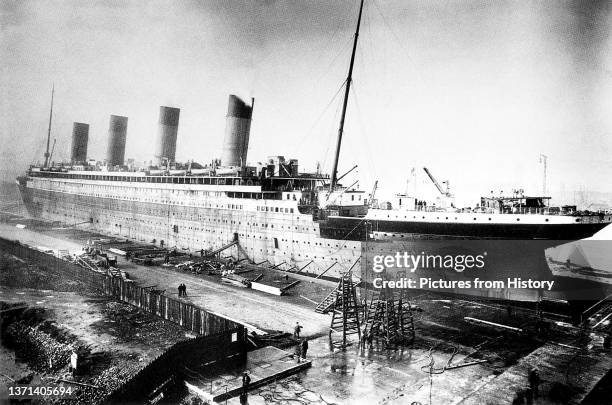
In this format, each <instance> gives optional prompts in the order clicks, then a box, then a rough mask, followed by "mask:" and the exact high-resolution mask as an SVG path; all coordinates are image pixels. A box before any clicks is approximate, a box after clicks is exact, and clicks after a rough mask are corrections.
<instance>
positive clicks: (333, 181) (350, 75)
mask: <svg viewBox="0 0 612 405" xmlns="http://www.w3.org/2000/svg"><path fill="white" fill-rule="evenodd" d="M362 11H363V0H361V3H360V5H359V17H358V18H357V29H356V30H355V39H354V40H353V53H352V54H351V63H350V65H349V71H348V76H347V78H346V88H345V90H344V102H343V104H342V116H341V117H340V128H338V141H337V143H336V155H335V156H334V167H333V169H332V173H331V185H330V191H333V189H334V188H335V187H336V183H337V182H338V179H337V176H338V158H339V156H340V146H341V145H342V133H343V132H344V118H345V117H346V105H347V104H348V97H349V91H350V90H351V81H352V80H353V65H354V64H355V51H356V50H357V39H358V38H359V27H360V25H361V12H362Z"/></svg>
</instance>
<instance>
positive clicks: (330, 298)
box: [315, 283, 340, 314]
mask: <svg viewBox="0 0 612 405" xmlns="http://www.w3.org/2000/svg"><path fill="white" fill-rule="evenodd" d="M339 288H340V283H338V286H337V287H336V288H334V289H333V290H332V292H330V293H329V294H328V295H327V297H325V298H324V299H323V301H321V302H319V304H317V306H316V308H315V312H318V313H320V314H326V313H327V312H329V310H330V309H331V307H333V306H334V304H335V303H336V296H337V295H338V289H339Z"/></svg>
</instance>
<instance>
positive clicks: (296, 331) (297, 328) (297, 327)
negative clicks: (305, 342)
mask: <svg viewBox="0 0 612 405" xmlns="http://www.w3.org/2000/svg"><path fill="white" fill-rule="evenodd" d="M301 331H302V325H300V323H299V322H296V323H295V328H294V329H293V337H294V338H297V339H299V338H300V332H301Z"/></svg>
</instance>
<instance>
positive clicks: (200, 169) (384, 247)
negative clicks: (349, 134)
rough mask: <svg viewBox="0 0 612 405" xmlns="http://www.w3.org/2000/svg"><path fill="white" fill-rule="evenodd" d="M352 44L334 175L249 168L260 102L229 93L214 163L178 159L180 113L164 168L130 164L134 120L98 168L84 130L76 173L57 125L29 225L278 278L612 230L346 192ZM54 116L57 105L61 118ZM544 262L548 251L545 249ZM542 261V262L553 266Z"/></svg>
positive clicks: (26, 181)
mask: <svg viewBox="0 0 612 405" xmlns="http://www.w3.org/2000/svg"><path fill="white" fill-rule="evenodd" d="M362 7H363V2H362V3H361V6H360V11H359V18H358V22H357V30H356V32H355V36H354V41H353V52H352V55H351V60H350V65H349V71H348V77H347V79H346V82H345V94H344V102H343V109H342V116H341V121H340V126H339V131H338V140H337V147H336V153H335V160H334V165H333V170H332V172H331V175H323V174H321V173H318V172H317V173H304V172H300V170H299V169H300V166H299V164H298V161H297V160H296V159H285V158H284V157H282V156H274V157H270V158H268V159H267V160H266V161H265V162H264V163H259V164H257V165H249V164H248V163H247V162H248V161H247V157H248V145H249V138H250V136H249V135H250V124H251V117H252V114H253V103H254V100H253V101H252V102H251V104H250V105H249V104H247V103H245V102H244V101H243V100H241V99H240V98H238V97H236V96H234V95H230V96H229V106H228V112H227V117H226V129H225V137H224V143H223V150H222V151H220V152H221V153H220V156H221V157H220V159H218V160H215V161H213V162H212V163H210V164H206V165H200V164H197V163H193V162H190V163H186V164H181V163H178V162H176V161H175V150H176V142H177V133H178V132H177V130H178V124H179V115H180V110H179V109H177V108H171V107H164V106H162V107H160V114H159V129H158V134H157V140H156V152H155V155H154V160H153V164H152V165H149V166H147V167H142V168H139V167H136V166H135V165H134V164H133V163H131V162H126V159H125V143H126V134H127V126H128V125H127V124H128V118H127V117H121V116H114V115H111V116H110V125H109V131H108V135H109V137H108V148H107V154H106V159H105V160H102V161H93V160H88V156H87V144H88V137H89V126H88V125H87V124H83V123H74V127H73V133H72V151H71V162H70V163H63V164H61V163H58V164H53V163H52V162H51V160H50V154H49V139H50V131H51V116H50V118H49V133H48V134H47V135H48V137H47V151H46V153H45V155H44V163H43V164H41V165H34V166H31V167H30V168H29V169H28V170H27V173H26V174H25V176H22V177H19V178H18V179H17V183H18V185H19V189H20V192H21V194H22V198H23V201H24V203H25V205H26V207H27V210H28V211H29V213H30V215H32V216H34V217H38V218H44V219H47V220H52V221H61V222H64V223H68V224H84V225H83V226H87V227H89V228H90V229H92V230H96V231H99V232H102V233H106V234H111V235H121V236H122V237H125V238H128V239H132V240H141V241H147V242H153V243H156V244H158V245H162V246H165V247H177V248H178V249H189V250H192V251H196V252H199V251H200V250H206V251H215V250H218V249H222V248H224V247H228V246H232V245H233V246H234V247H233V248H232V249H233V250H232V252H233V253H232V254H233V255H234V256H236V255H239V256H240V258H248V259H250V260H252V261H254V262H258V263H259V262H264V261H268V262H269V263H271V264H273V265H274V266H277V267H278V268H281V269H285V270H293V271H302V272H307V273H312V274H317V275H322V274H325V275H326V276H330V277H339V276H340V275H341V274H342V273H344V272H346V271H347V270H349V269H353V271H354V272H355V274H356V275H359V274H360V272H361V275H362V277H365V276H366V273H367V272H368V268H370V267H369V264H368V260H361V258H362V256H364V255H366V256H367V255H368V252H386V251H388V252H391V251H396V250H402V249H403V250H406V249H408V248H411V249H416V250H418V251H421V250H424V249H426V246H427V243H431V242H433V241H436V240H445V241H448V240H507V239H510V240H516V241H534V240H551V241H552V240H575V239H580V238H584V237H588V236H591V235H593V234H594V233H595V232H596V231H598V230H600V229H601V228H603V227H604V226H606V225H608V224H609V223H610V222H612V217H611V215H610V214H597V215H593V214H583V213H578V212H575V211H573V210H568V209H555V208H554V207H549V206H548V205H547V201H548V199H547V198H545V197H527V196H524V195H518V194H515V195H513V196H512V197H487V198H483V199H482V200H481V204H479V208H478V209H477V210H474V209H472V210H460V209H455V208H454V207H453V206H448V207H441V206H439V205H438V206H436V205H434V204H432V203H430V204H429V205H427V204H426V203H423V202H422V201H421V200H420V199H419V198H417V197H414V196H408V195H398V196H397V200H396V201H394V202H393V204H392V206H391V207H388V206H387V207H385V208H384V209H383V208H381V207H376V206H374V205H373V204H372V202H373V198H374V196H373V195H372V194H373V193H372V194H366V193H365V192H363V191H360V190H358V189H356V188H354V187H353V186H352V185H351V186H343V185H341V184H340V182H339V181H340V180H342V178H343V176H340V177H339V176H338V170H337V168H338V159H339V155H340V149H341V141H342V135H343V126H344V117H345V114H346V109H347V104H348V95H349V91H350V86H351V79H352V71H353V64H354V60H355V49H356V45H357V39H358V34H359V26H360V22H361V10H362ZM52 109H53V97H52V101H51V110H52ZM538 249H539V252H540V254H541V255H542V258H543V250H542V249H541V248H540V247H538ZM542 260H543V259H542Z"/></svg>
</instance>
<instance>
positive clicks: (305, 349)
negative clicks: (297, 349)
mask: <svg viewBox="0 0 612 405" xmlns="http://www.w3.org/2000/svg"><path fill="white" fill-rule="evenodd" d="M301 346H302V353H301V354H302V358H303V359H304V360H306V353H307V352H308V340H306V339H303V340H302V343H301Z"/></svg>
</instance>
